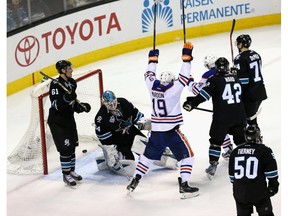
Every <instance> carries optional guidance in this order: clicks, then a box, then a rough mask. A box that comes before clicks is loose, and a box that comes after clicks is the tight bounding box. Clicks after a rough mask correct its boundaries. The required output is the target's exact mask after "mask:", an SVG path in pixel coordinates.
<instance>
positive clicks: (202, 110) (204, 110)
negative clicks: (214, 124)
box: [194, 107, 213, 113]
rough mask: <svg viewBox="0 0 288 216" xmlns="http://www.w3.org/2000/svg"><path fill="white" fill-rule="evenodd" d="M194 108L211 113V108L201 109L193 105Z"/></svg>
mask: <svg viewBox="0 0 288 216" xmlns="http://www.w3.org/2000/svg"><path fill="white" fill-rule="evenodd" d="M194 109H197V110H201V111H205V112H211V113H213V110H208V109H203V108H199V107H194Z"/></svg>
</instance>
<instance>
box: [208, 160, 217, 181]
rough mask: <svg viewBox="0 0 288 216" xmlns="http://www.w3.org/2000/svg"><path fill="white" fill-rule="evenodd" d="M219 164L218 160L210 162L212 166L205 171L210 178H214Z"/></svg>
mask: <svg viewBox="0 0 288 216" xmlns="http://www.w3.org/2000/svg"><path fill="white" fill-rule="evenodd" d="M218 164H219V162H218V161H213V162H210V166H209V167H208V168H207V169H206V170H205V172H206V173H207V177H208V179H209V180H212V178H213V177H214V174H215V172H216V169H217V165H218Z"/></svg>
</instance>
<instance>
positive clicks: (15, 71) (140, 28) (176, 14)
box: [7, 0, 281, 95]
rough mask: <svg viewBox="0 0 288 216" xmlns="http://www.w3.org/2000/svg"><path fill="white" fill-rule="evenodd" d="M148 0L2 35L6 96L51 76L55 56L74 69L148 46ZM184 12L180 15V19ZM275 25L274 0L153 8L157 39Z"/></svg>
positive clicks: (198, 0)
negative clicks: (48, 75) (4, 56)
mask: <svg viewBox="0 0 288 216" xmlns="http://www.w3.org/2000/svg"><path fill="white" fill-rule="evenodd" d="M153 10H154V1H153V0H120V1H116V2H112V3H109V4H104V5H100V6H96V7H93V8H89V9H86V10H83V11H79V12H77V13H73V14H70V15H66V16H63V17H60V18H57V19H54V20H51V21H49V22H46V23H43V24H41V25H38V26H36V27H33V28H30V29H28V30H25V31H23V32H21V33H18V34H16V35H13V36H11V37H8V38H7V61H9V62H7V94H8V95H9V94H12V93H14V92H17V91H19V90H21V89H23V88H26V87H28V86H31V85H33V84H34V82H39V81H40V80H41V78H42V77H41V75H39V71H40V70H42V71H44V72H45V73H48V74H50V75H55V74H52V73H56V72H55V69H54V64H55V62H57V61H58V60H59V59H69V60H72V61H73V63H74V66H75V67H79V66H83V65H86V64H89V63H92V62H95V61H98V60H101V59H105V58H108V57H111V56H113V55H119V54H122V53H125V52H131V51H134V50H137V49H143V48H145V47H151V44H152V38H153V30H154V13H153V12H154V11H153ZM183 12H184V17H183ZM233 19H236V20H237V24H236V27H235V29H236V30H237V29H241V28H242V29H244V28H251V27H258V26H263V25H272V24H280V22H281V1H280V0H261V1H259V0H230V1H227V0H185V1H184V10H182V1H180V0H163V1H162V2H160V3H158V4H157V7H156V27H155V28H156V29H155V30H156V32H157V43H159V44H161V43H162V44H163V43H169V42H173V41H176V40H182V39H183V20H184V21H185V30H186V37H187V38H193V37H201V36H204V35H209V34H215V33H220V32H228V31H230V29H231V22H232V20H233Z"/></svg>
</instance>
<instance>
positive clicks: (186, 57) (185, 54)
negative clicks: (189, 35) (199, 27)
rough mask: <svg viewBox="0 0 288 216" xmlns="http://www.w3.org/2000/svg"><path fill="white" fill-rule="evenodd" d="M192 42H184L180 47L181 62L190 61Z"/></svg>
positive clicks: (191, 58) (191, 57)
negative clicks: (181, 47)
mask: <svg viewBox="0 0 288 216" xmlns="http://www.w3.org/2000/svg"><path fill="white" fill-rule="evenodd" d="M192 50H193V44H192V43H190V42H186V43H184V46H183V49H182V60H183V62H191V61H192V60H193V56H192Z"/></svg>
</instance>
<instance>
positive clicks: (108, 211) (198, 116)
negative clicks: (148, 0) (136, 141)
mask: <svg viewBox="0 0 288 216" xmlns="http://www.w3.org/2000/svg"><path fill="white" fill-rule="evenodd" d="M242 33H245V34H249V35H250V36H251V38H252V45H251V47H250V48H251V49H253V50H255V51H257V52H258V53H259V54H260V55H261V57H262V61H263V68H262V73H263V76H264V81H265V85H266V89H267V93H268V99H267V100H266V101H264V102H263V103H262V112H261V114H260V115H259V117H258V122H259V125H260V127H261V129H262V134H263V136H264V143H265V144H266V145H268V146H270V147H271V148H272V149H273V151H274V153H275V156H276V159H277V161H278V166H279V176H280V184H281V185H280V191H279V193H278V194H277V195H276V196H274V197H272V202H273V206H274V213H275V215H277V216H279V215H283V216H284V214H283V209H284V202H281V200H282V201H283V197H285V196H283V195H282V194H283V188H285V189H287V187H286V186H285V182H284V181H283V176H284V174H285V173H283V172H285V171H286V170H287V163H285V162H284V160H286V159H285V158H284V157H285V155H284V154H283V153H282V154H281V152H283V149H284V148H283V146H284V145H287V144H286V143H285V142H284V140H282V137H283V135H282V136H281V134H282V133H281V129H283V126H284V124H285V121H284V120H283V118H284V117H286V116H287V115H286V114H283V112H284V111H287V109H286V110H283V107H284V105H285V104H284V100H283V98H284V97H283V93H284V92H283V87H284V86H283V85H281V83H283V78H284V77H283V76H282V74H281V25H273V26H268V27H260V28H253V29H246V30H240V31H237V28H236V31H235V32H234V36H233V37H234V40H235V39H236V37H237V36H238V35H239V34H242ZM187 41H190V42H192V43H193V44H194V50H193V56H194V60H193V62H192V75H193V77H194V78H195V80H196V81H197V80H200V77H201V75H202V73H203V72H205V71H206V70H205V68H204V66H203V58H204V56H205V55H207V54H216V55H217V56H218V57H221V56H224V57H226V58H227V59H228V60H229V61H230V62H231V53H230V43H229V33H223V34H216V35H212V36H207V37H201V38H191V39H190V38H187ZM151 43H152V41H151ZM151 46H152V44H151ZM182 46H183V41H177V42H173V43H169V44H165V45H161V46H157V47H156V48H158V49H159V50H160V56H159V64H158V70H157V71H158V74H159V73H160V72H161V71H164V70H169V71H173V72H174V73H175V74H178V72H179V70H180V67H181V61H182V60H181V50H182ZM148 52H149V48H147V49H143V50H138V51H135V52H131V53H127V54H124V55H121V56H117V57H113V58H109V59H106V60H103V61H99V62H95V63H93V64H90V65H87V66H85V67H82V68H77V69H75V70H74V73H75V74H76V73H77V71H80V70H81V71H85V70H87V71H89V70H91V69H98V68H100V69H101V70H102V71H103V77H104V89H105V90H112V91H114V93H115V94H116V96H118V97H125V98H127V99H128V100H130V101H131V102H133V103H134V105H135V106H136V107H137V108H138V109H139V110H141V111H142V112H143V113H144V114H145V115H146V116H150V110H151V109H150V103H151V102H150V98H149V94H148V90H147V89H146V85H145V83H144V78H143V74H144V72H145V69H146V65H147V55H148ZM286 52H287V50H286ZM237 53H238V52H237V50H236V48H235V47H234V55H236V54H237ZM63 58H65V57H63ZM284 61H286V59H284ZM285 73H287V72H286V71H285ZM286 80H287V79H286ZM31 89H32V87H31V88H28V89H25V90H23V91H21V92H18V93H16V94H14V95H11V96H9V97H7V138H6V139H7V146H6V148H7V151H6V156H5V157H4V163H6V157H7V155H8V154H9V153H10V152H11V151H12V150H13V149H14V147H15V146H16V145H17V144H18V142H19V141H20V139H21V138H22V136H23V134H24V133H25V131H26V129H27V127H28V124H29V121H30V107H31V104H30V103H31V101H30V96H29V95H30V91H31ZM284 94H285V95H286V96H287V94H286V93H284ZM188 95H189V92H188V90H185V91H184V92H183V94H182V98H181V101H182V102H184V100H185V98H186V97H187V96H188ZM281 99H282V101H281ZM285 106H286V107H287V105H285ZM199 107H202V108H207V109H211V101H208V102H205V103H203V104H201V105H200V106H199ZM183 114H184V125H183V126H182V127H181V130H182V132H183V133H184V134H185V135H186V137H187V138H188V140H189V142H190V145H191V146H192V149H193V151H194V153H195V163H194V167H193V171H192V177H191V181H190V184H191V185H192V186H197V187H199V189H200V195H199V196H198V197H195V198H191V199H187V200H181V199H180V198H179V193H178V183H177V177H178V175H179V171H178V170H167V169H162V168H159V167H156V166H153V167H152V169H151V170H150V171H149V173H148V174H147V175H146V176H145V177H144V178H143V179H142V180H141V182H140V183H139V186H138V187H137V189H136V190H135V191H134V192H133V194H132V196H127V194H126V193H127V192H126V186H127V185H128V184H129V181H128V180H127V179H126V178H125V177H123V176H117V175H115V174H112V173H110V172H106V171H98V170H97V167H96V163H95V160H94V158H95V157H96V156H97V155H98V154H100V150H99V149H98V148H96V147H95V150H94V151H89V152H88V153H87V154H82V153H81V152H79V154H78V155H77V157H78V161H77V171H78V172H79V173H80V174H82V176H83V177H84V181H83V183H82V184H81V185H78V187H77V189H75V190H73V189H71V188H68V187H65V186H64V183H63V181H62V175H61V171H60V170H59V169H56V170H53V171H52V172H49V174H48V175H46V176H44V175H12V174H7V191H6V195H7V196H6V197H5V198H6V199H7V215H8V216H19V215H21V216H32V215H33V216H35V215H41V216H51V215H53V216H62V215H70V216H78V215H97V216H114V215H126V216H131V215H137V216H144V215H145V216H147V215H151V216H175V215H180V214H186V215H195V216H208V215H214V216H223V215H225V216H226V215H227V216H230V215H236V208H235V202H234V199H233V195H232V185H231V183H230V182H229V177H228V173H227V164H228V163H227V162H226V161H224V160H223V159H222V158H221V159H220V164H219V166H218V169H217V172H216V175H215V177H214V179H213V180H212V181H210V180H208V179H207V177H206V175H205V172H204V170H205V169H206V168H207V167H208V165H209V164H208V147H209V141H208V139H209V136H208V132H209V127H210V123H211V113H208V112H203V111H199V110H193V111H192V112H191V113H188V112H186V111H185V110H183ZM95 115H96V113H95ZM91 121H93V119H92V120H91ZM281 123H282V125H281ZM284 133H287V132H284ZM95 146H96V144H95ZM79 149H81V144H80V147H79ZM281 150H282V151H281ZM286 161H287V160H286ZM284 166H285V168H284ZM2 169H5V166H4V165H2ZM4 172H5V171H4ZM282 174H283V175H282ZM286 184H287V183H286ZM286 197H287V193H286ZM286 199H287V198H286ZM281 208H282V212H281ZM284 210H286V209H284ZM285 212H286V211H285ZM253 215H257V214H253Z"/></svg>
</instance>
